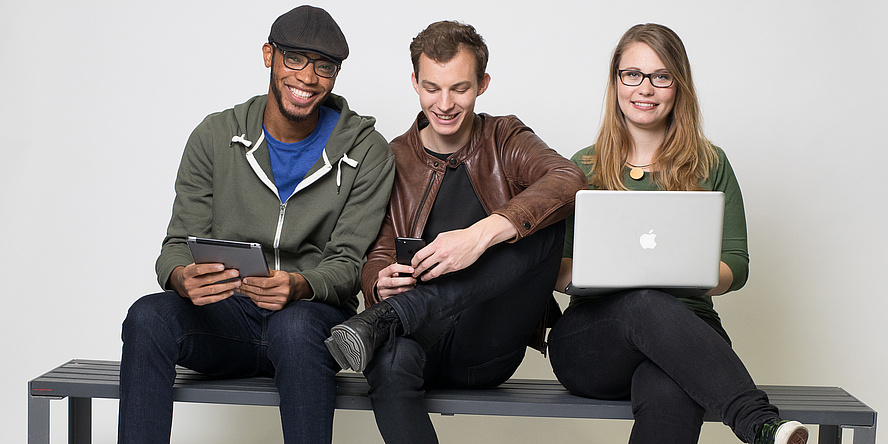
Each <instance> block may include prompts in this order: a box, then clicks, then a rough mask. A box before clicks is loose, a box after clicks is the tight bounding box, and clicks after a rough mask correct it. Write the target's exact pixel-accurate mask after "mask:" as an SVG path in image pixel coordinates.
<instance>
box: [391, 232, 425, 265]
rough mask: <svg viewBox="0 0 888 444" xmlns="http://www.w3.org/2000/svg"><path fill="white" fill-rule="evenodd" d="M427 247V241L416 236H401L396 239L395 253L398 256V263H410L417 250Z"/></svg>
mask: <svg viewBox="0 0 888 444" xmlns="http://www.w3.org/2000/svg"><path fill="white" fill-rule="evenodd" d="M422 247H425V241H424V240H422V239H418V238H415V237H399V238H396V239H395V253H396V255H397V257H398V263H399V264H401V265H410V261H411V260H413V255H414V254H416V252H417V251H419V250H420V249H422Z"/></svg>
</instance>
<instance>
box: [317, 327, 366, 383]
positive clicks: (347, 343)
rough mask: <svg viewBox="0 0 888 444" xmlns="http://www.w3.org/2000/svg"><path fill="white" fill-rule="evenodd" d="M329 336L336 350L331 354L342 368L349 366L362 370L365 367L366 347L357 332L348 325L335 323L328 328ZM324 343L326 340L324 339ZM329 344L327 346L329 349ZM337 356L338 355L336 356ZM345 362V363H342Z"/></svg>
mask: <svg viewBox="0 0 888 444" xmlns="http://www.w3.org/2000/svg"><path fill="white" fill-rule="evenodd" d="M330 335H331V337H330V338H329V339H328V340H330V341H331V344H330V345H332V346H333V347H334V348H335V349H336V350H337V351H336V352H333V351H332V349H331V354H332V355H333V358H334V359H336V362H338V363H339V365H340V366H341V367H342V368H351V369H352V370H354V371H356V372H363V371H364V368H366V367H367V361H368V359H367V356H368V354H367V349H366V348H365V347H364V343H363V342H361V340H360V338H359V336H358V334H357V333H356V332H355V331H354V330H353V329H352V328H351V327H349V326H348V325H342V324H340V325H337V326H335V327H333V328H332V329H330ZM324 342H325V343H326V342H327V341H324ZM330 345H328V346H327V348H328V349H330ZM337 356H338V357H337ZM343 364H346V365H343Z"/></svg>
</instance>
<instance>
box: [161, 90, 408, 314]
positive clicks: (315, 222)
mask: <svg viewBox="0 0 888 444" xmlns="http://www.w3.org/2000/svg"><path fill="white" fill-rule="evenodd" d="M266 100H267V96H265V95H262V96H257V97H254V98H252V99H250V100H248V101H247V102H245V103H243V104H240V105H237V106H235V107H234V108H232V109H228V110H225V111H222V112H219V113H215V114H211V115H209V116H207V117H206V118H205V119H204V121H203V122H201V124H200V125H198V126H197V128H196V129H195V130H194V132H192V134H191V137H189V139H188V144H187V145H186V146H185V151H184V153H183V155H182V161H181V163H180V164H179V172H178V176H177V177H176V199H175V201H174V202H173V213H172V217H171V219H170V224H169V227H168V228H167V236H166V238H164V241H163V246H162V248H161V252H160V256H159V257H158V258H157V263H156V267H155V268H156V271H157V280H158V282H159V283H160V285H161V286H162V287H164V288H165V289H170V287H169V285H168V281H169V277H170V274H171V273H172V271H173V269H174V268H176V267H178V266H185V265H188V264H191V263H192V262H193V261H194V260H193V259H192V257H191V252H190V251H189V249H188V246H187V245H186V243H185V239H186V238H187V237H188V236H198V237H209V238H215V239H227V240H237V241H243V242H258V243H260V244H262V246H263V250H264V252H265V256H266V259H267V260H268V264H269V266H270V267H271V268H273V269H276V270H283V271H287V272H294V273H299V274H301V275H302V276H303V277H305V279H306V281H308V284H309V285H310V286H311V288H312V290H313V292H314V296H313V298H312V299H311V300H314V301H320V302H325V303H328V304H331V305H336V306H346V307H350V308H351V309H352V310H355V309H357V306H358V299H357V297H356V295H357V293H358V291H359V288H360V287H359V278H360V270H361V266H362V265H363V262H364V260H365V255H366V252H367V249H368V247H369V246H370V243H371V242H373V240H374V239H376V235H377V233H378V232H379V226H380V224H381V223H382V219H383V217H384V215H385V210H386V206H387V204H388V200H389V194H390V193H391V186H392V181H393V179H394V173H395V163H394V156H393V155H392V152H391V149H389V146H388V144H387V143H386V141H385V139H384V138H383V137H382V135H381V134H379V133H378V132H377V131H376V130H375V128H374V124H375V122H376V119H374V118H373V117H366V116H360V115H358V114H356V113H355V112H354V111H352V110H350V109H349V108H348V103H347V102H346V101H345V99H344V98H342V97H339V96H336V95H333V94H331V95H330V96H329V97H328V98H327V100H326V101H325V102H324V106H328V107H330V108H333V109H335V110H336V111H338V112H339V113H340V117H339V121H338V122H337V123H336V127H335V128H334V130H333V133H332V134H331V135H330V139H329V140H328V142H327V145H326V147H325V148H324V152H323V154H322V155H321V157H320V158H319V159H318V161H317V162H315V164H314V165H313V166H312V167H311V169H310V170H309V171H308V174H307V175H306V177H305V179H303V180H302V182H301V183H300V184H299V185H298V186H297V187H296V190H295V192H294V193H293V194H292V195H291V196H288V197H287V196H280V197H279V196H278V192H277V188H276V187H275V185H274V178H273V177H274V176H273V174H272V170H271V162H270V160H269V153H268V145H267V143H266V142H265V137H264V133H263V131H262V118H263V115H264V112H265V104H266Z"/></svg>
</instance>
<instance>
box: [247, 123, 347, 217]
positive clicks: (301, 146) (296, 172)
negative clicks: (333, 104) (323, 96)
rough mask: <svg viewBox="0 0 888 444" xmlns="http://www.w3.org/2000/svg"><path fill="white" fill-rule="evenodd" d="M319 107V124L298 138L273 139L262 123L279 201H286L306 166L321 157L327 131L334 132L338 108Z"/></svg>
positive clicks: (300, 180) (305, 171) (328, 135)
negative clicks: (286, 140)
mask: <svg viewBox="0 0 888 444" xmlns="http://www.w3.org/2000/svg"><path fill="white" fill-rule="evenodd" d="M319 110H320V116H319V117H318V126H317V127H316V128H315V130H314V131H312V133H311V134H310V135H309V136H308V137H306V138H305V139H303V140H300V141H299V142H295V143H285V142H281V141H279V140H276V139H275V138H274V137H271V134H269V133H268V130H267V129H266V128H265V124H263V125H262V131H264V132H265V140H266V141H267V142H268V154H269V158H270V159H271V172H272V175H273V176H274V178H273V180H274V185H275V186H276V187H277V189H278V196H280V199H281V202H286V201H287V199H288V198H289V197H290V195H292V194H293V191H295V190H296V186H297V185H299V182H302V179H304V178H305V175H306V174H308V170H310V169H311V167H312V165H314V164H315V162H317V161H318V158H320V157H321V153H322V152H323V151H324V147H325V146H327V140H329V139H330V134H333V128H335V127H336V122H338V121H339V112H337V111H336V110H334V109H331V108H328V107H326V106H322V107H320V108H319Z"/></svg>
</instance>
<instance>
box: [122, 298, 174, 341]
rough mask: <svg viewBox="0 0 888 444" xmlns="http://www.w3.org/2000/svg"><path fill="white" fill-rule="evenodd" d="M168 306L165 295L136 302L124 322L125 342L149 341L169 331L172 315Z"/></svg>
mask: <svg viewBox="0 0 888 444" xmlns="http://www.w3.org/2000/svg"><path fill="white" fill-rule="evenodd" d="M168 305H169V304H168V303H167V301H166V300H165V298H164V294H157V295H148V296H144V297H142V298H140V299H138V300H137V301H136V302H134V303H133V305H132V306H130V308H129V310H128V311H127V313H126V318H125V319H124V320H123V328H122V330H121V339H123V342H127V341H133V340H144V339H149V338H152V337H155V336H157V335H158V334H159V333H161V332H165V331H169V328H168V325H167V320H168V319H169V318H170V316H171V313H170V310H169V309H168Z"/></svg>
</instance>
